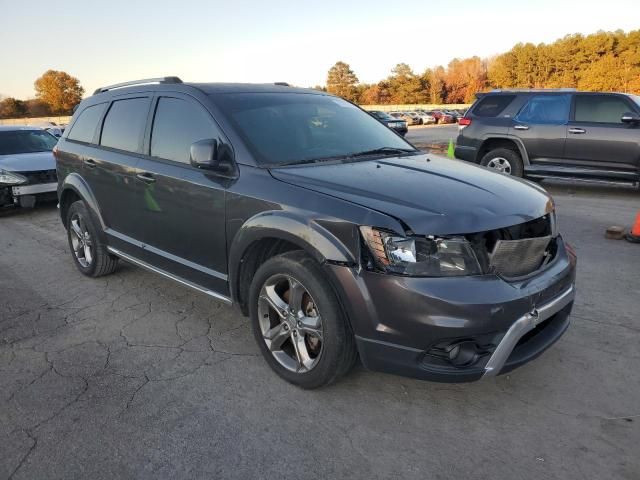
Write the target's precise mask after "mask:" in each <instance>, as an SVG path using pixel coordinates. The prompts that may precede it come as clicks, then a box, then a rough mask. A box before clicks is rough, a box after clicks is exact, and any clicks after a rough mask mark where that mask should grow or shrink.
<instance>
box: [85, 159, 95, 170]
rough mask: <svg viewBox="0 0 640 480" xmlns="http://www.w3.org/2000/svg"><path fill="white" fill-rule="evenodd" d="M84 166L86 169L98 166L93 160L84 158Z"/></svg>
mask: <svg viewBox="0 0 640 480" xmlns="http://www.w3.org/2000/svg"><path fill="white" fill-rule="evenodd" d="M84 164H85V165H86V166H87V167H88V168H95V167H97V166H98V164H97V163H96V161H95V160H94V159H93V158H85V159H84Z"/></svg>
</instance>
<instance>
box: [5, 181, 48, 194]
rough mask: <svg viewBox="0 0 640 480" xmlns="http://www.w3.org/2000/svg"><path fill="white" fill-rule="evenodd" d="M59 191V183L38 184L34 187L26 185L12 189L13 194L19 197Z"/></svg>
mask: <svg viewBox="0 0 640 480" xmlns="http://www.w3.org/2000/svg"><path fill="white" fill-rule="evenodd" d="M57 190H58V183H57V182H53V183H36V184H33V185H24V186H17V187H12V193H13V195H14V196H16V197H18V196H20V195H33V194H34V193H45V192H55V191H57Z"/></svg>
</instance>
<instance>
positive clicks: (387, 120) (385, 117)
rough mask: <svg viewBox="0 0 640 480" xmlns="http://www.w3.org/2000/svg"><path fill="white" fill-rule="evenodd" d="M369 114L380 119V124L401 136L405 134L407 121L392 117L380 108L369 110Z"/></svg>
mask: <svg viewBox="0 0 640 480" xmlns="http://www.w3.org/2000/svg"><path fill="white" fill-rule="evenodd" d="M369 114H370V115H371V116H373V118H375V119H377V120H378V121H380V122H381V123H382V124H384V125H386V126H387V127H389V128H390V129H392V130H394V131H396V132H397V133H398V134H400V135H402V136H403V137H404V136H405V135H406V134H407V131H408V128H407V122H405V121H404V120H399V119H397V118H395V117H392V116H391V115H389V114H388V113H387V112H382V111H380V110H371V111H370V112H369Z"/></svg>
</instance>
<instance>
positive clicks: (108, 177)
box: [71, 95, 151, 253]
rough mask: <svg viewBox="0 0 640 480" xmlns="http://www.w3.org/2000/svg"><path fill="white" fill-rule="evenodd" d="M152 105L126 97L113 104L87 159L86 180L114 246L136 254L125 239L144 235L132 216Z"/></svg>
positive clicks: (141, 98) (140, 97) (142, 97)
mask: <svg viewBox="0 0 640 480" xmlns="http://www.w3.org/2000/svg"><path fill="white" fill-rule="evenodd" d="M150 105H151V98H150V96H145V95H133V96H124V97H120V98H118V99H117V100H114V101H113V102H111V103H110V104H109V106H108V108H107V110H106V114H105V115H104V118H103V120H102V124H101V125H102V128H101V130H100V131H99V135H98V144H99V147H96V148H93V149H92V151H90V152H86V153H85V154H84V156H83V162H84V166H83V169H84V178H85V180H86V181H87V182H88V183H89V187H90V188H91V191H92V192H93V194H94V195H95V197H96V200H97V203H98V206H99V208H100V213H101V214H102V218H103V220H104V222H105V225H106V227H107V230H106V231H107V234H108V235H109V236H110V237H111V238H110V243H111V244H112V245H113V246H115V247H116V248H119V249H121V250H124V251H127V252H129V253H135V251H136V248H135V244H134V243H133V242H126V241H122V238H134V239H135V238H138V237H139V235H140V232H139V230H138V224H137V219H136V218H135V216H134V215H131V212H132V211H133V210H134V208H135V203H136V201H137V198H138V193H139V190H140V187H139V185H138V183H137V181H136V178H135V173H136V170H135V169H136V165H137V163H138V161H139V160H140V155H141V153H142V146H143V140H144V131H145V127H146V124H147V117H148V115H149V108H150ZM74 129H75V127H74ZM71 133H73V130H72V132H71Z"/></svg>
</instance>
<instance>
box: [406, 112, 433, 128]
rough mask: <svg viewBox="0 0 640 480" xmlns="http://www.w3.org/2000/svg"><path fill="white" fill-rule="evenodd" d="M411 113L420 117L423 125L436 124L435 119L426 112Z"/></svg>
mask: <svg viewBox="0 0 640 480" xmlns="http://www.w3.org/2000/svg"><path fill="white" fill-rule="evenodd" d="M412 113H414V114H415V115H417V116H418V117H420V120H422V124H423V125H432V124H435V123H436V117H434V116H433V115H429V114H428V113H427V112H423V111H417V112H412Z"/></svg>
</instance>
